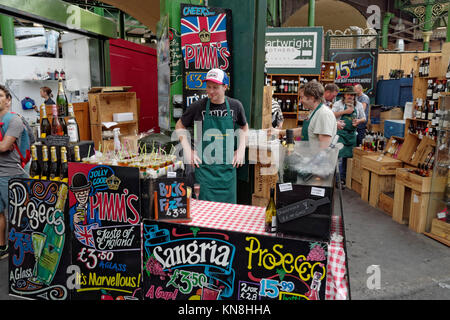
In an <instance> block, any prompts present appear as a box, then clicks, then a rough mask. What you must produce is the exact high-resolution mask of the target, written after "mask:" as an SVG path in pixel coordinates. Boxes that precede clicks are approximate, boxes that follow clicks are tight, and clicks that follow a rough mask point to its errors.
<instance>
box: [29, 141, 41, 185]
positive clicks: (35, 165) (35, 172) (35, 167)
mask: <svg viewBox="0 0 450 320" xmlns="http://www.w3.org/2000/svg"><path fill="white" fill-rule="evenodd" d="M40 175H41V165H40V164H39V161H38V157H37V149H36V146H35V145H34V144H33V145H31V165H30V177H31V179H39V178H40Z"/></svg>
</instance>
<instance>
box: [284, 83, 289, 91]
mask: <svg viewBox="0 0 450 320" xmlns="http://www.w3.org/2000/svg"><path fill="white" fill-rule="evenodd" d="M288 91H289V81H288V80H286V81H284V91H283V92H284V93H288Z"/></svg>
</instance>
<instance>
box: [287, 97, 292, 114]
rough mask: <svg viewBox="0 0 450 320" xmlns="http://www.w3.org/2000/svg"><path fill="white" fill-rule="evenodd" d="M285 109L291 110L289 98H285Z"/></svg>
mask: <svg viewBox="0 0 450 320" xmlns="http://www.w3.org/2000/svg"><path fill="white" fill-rule="evenodd" d="M286 111H287V112H291V111H292V106H291V100H290V99H287V100H286Z"/></svg>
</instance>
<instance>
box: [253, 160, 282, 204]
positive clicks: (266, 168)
mask: <svg viewBox="0 0 450 320" xmlns="http://www.w3.org/2000/svg"><path fill="white" fill-rule="evenodd" d="M277 181H278V171H277V168H276V167H275V165H270V164H269V165H265V164H260V163H257V164H255V188H254V193H253V194H254V195H256V196H258V197H262V198H266V199H269V198H270V189H271V188H275V187H276V184H277Z"/></svg>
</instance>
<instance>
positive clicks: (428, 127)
mask: <svg viewBox="0 0 450 320" xmlns="http://www.w3.org/2000/svg"><path fill="white" fill-rule="evenodd" d="M432 123H433V122H431V123H430V122H426V121H413V120H412V121H410V123H409V126H408V133H410V134H415V135H417V137H418V138H419V139H422V138H423V137H428V138H430V139H433V140H435V141H436V140H437V137H438V129H437V128H436V127H435V126H433V125H432Z"/></svg>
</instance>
